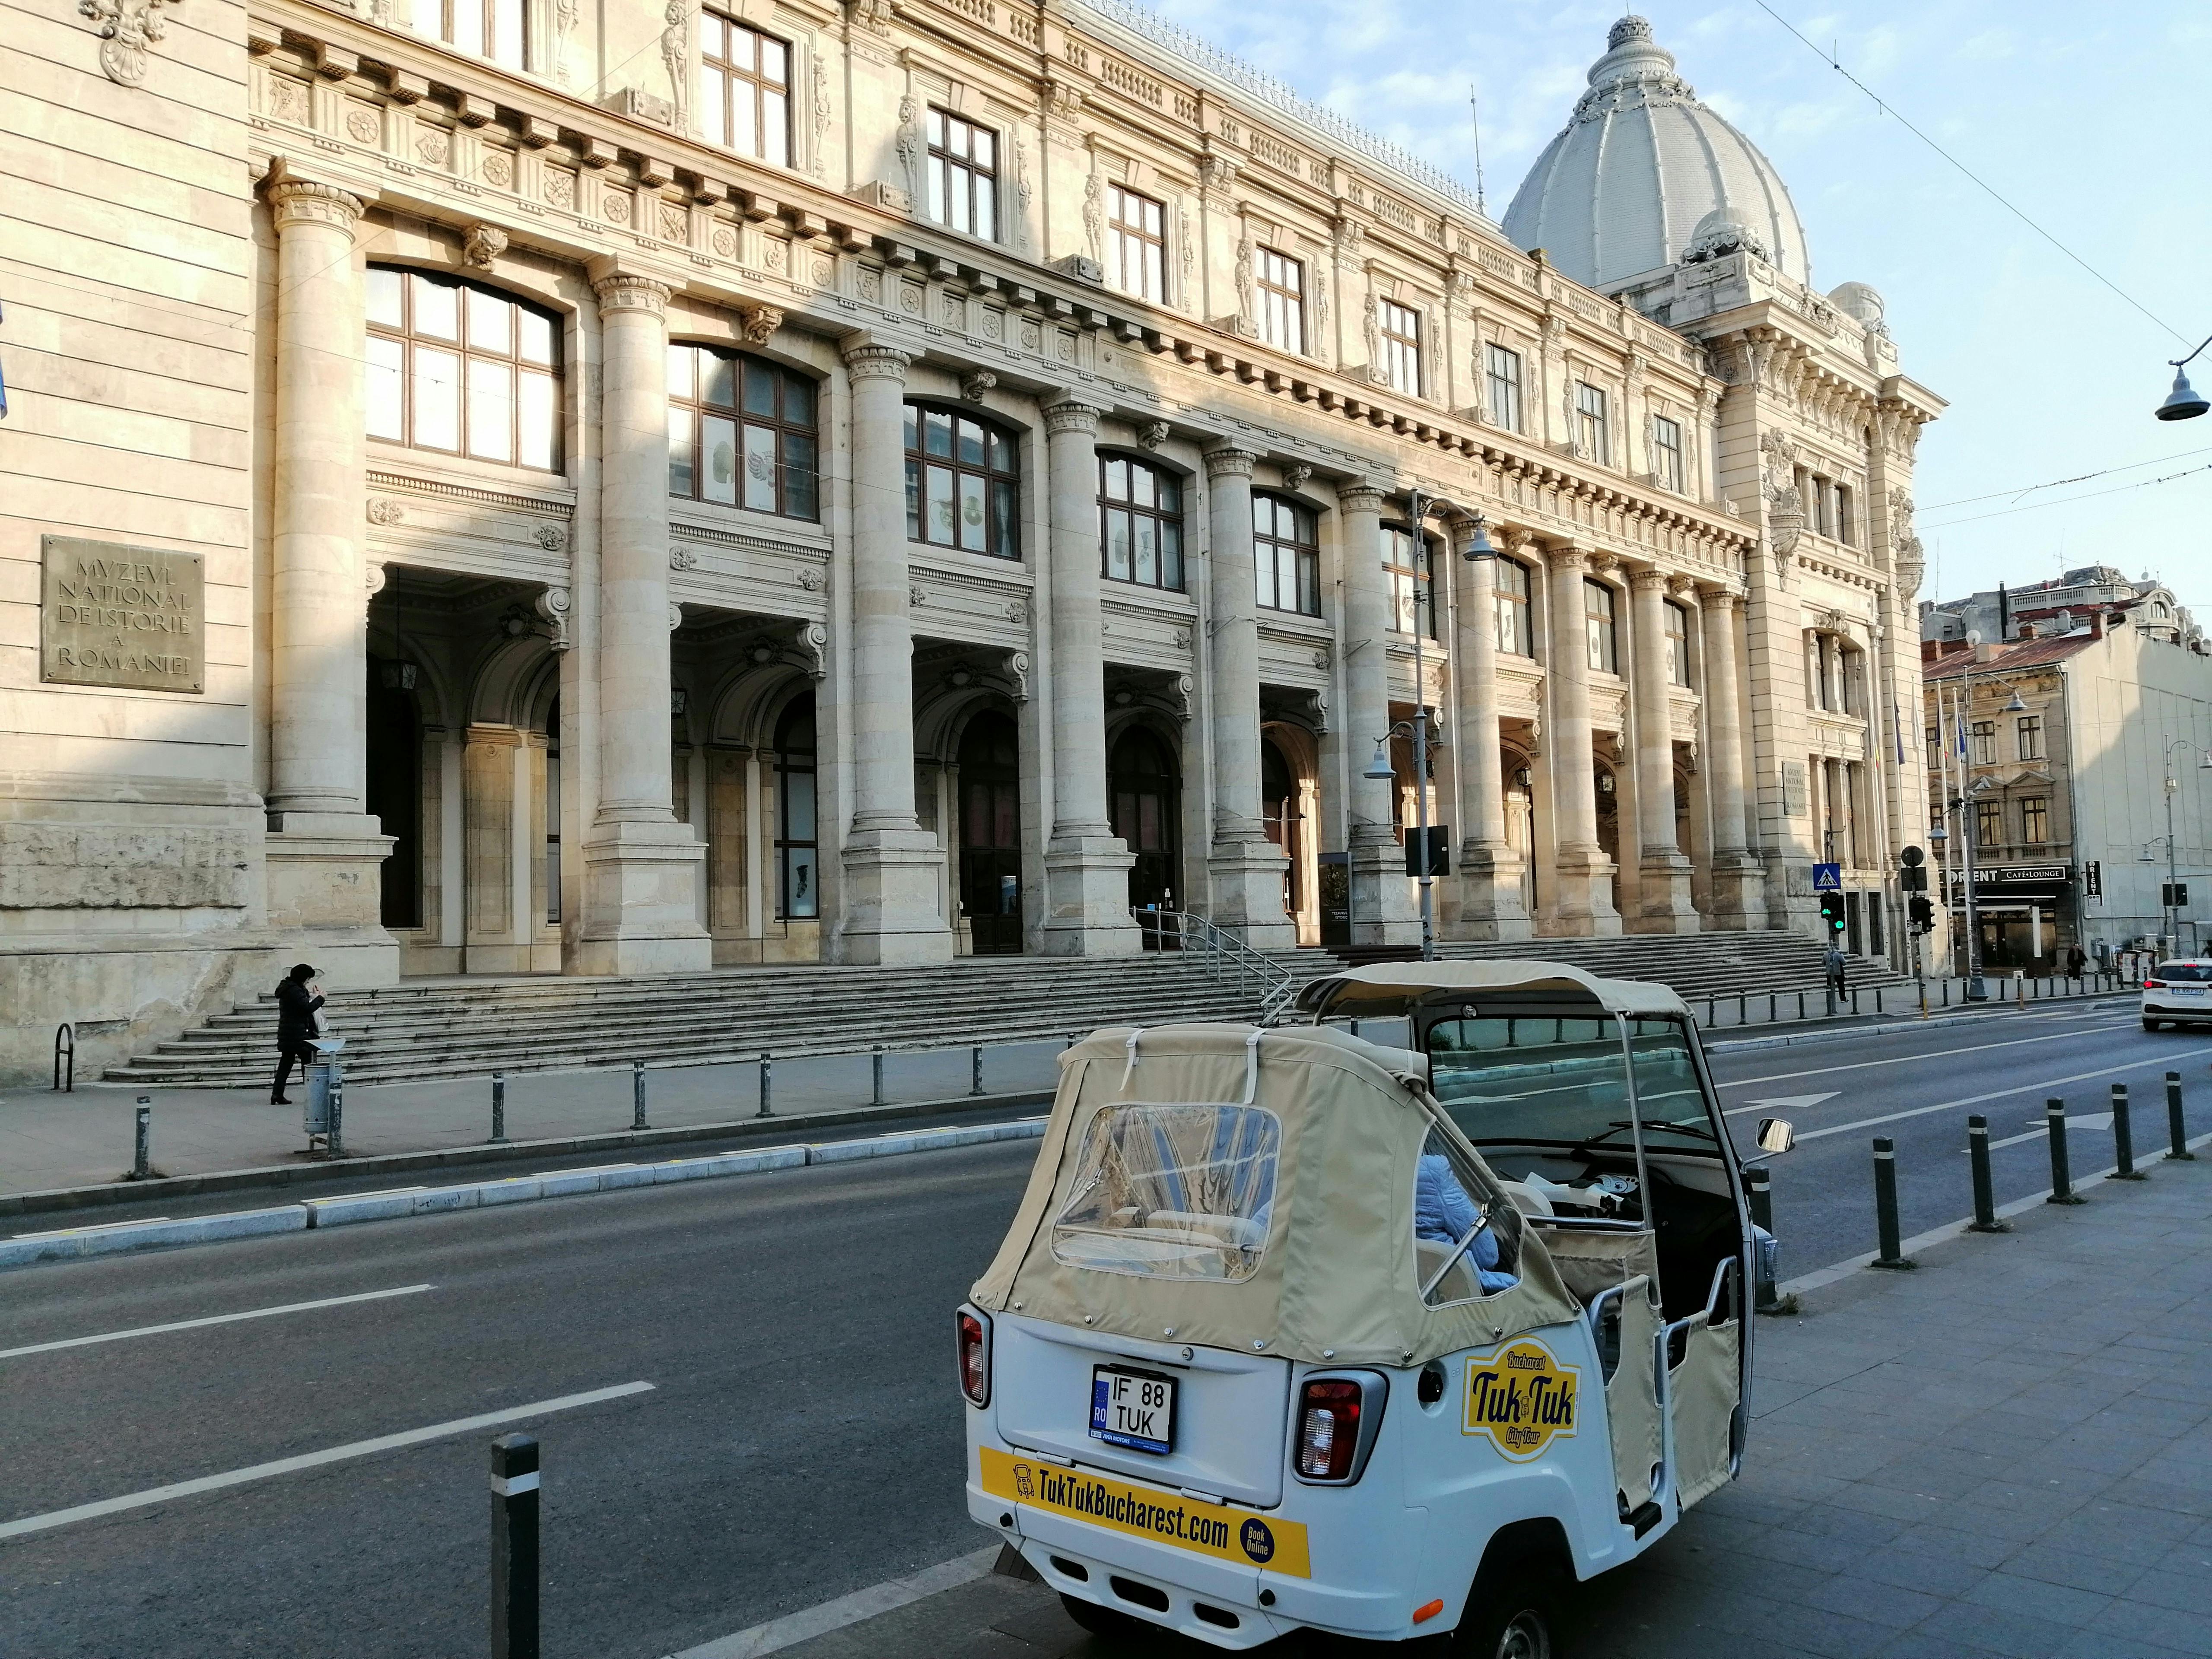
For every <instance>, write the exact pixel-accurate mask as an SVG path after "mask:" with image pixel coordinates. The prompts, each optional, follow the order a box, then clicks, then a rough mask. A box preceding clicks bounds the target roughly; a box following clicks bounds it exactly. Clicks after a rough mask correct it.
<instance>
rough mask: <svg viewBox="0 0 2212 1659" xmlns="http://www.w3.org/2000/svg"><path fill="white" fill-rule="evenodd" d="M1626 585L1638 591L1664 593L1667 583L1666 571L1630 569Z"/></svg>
mask: <svg viewBox="0 0 2212 1659" xmlns="http://www.w3.org/2000/svg"><path fill="white" fill-rule="evenodd" d="M1628 585H1629V586H1631V587H1632V588H1633V589H1635V590H1636V592H1638V593H1664V592H1666V591H1667V585H1668V584H1667V573H1666V572H1665V571H1663V570H1632V571H1630V572H1629V573H1628Z"/></svg>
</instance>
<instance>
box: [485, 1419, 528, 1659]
mask: <svg viewBox="0 0 2212 1659" xmlns="http://www.w3.org/2000/svg"><path fill="white" fill-rule="evenodd" d="M491 1652H492V1659H538V1442H537V1441H536V1440H535V1439H533V1438H532V1437H531V1436H529V1435H526V1434H503V1435H501V1436H500V1437H499V1438H498V1439H496V1440H495V1441H493V1442H492V1443H491Z"/></svg>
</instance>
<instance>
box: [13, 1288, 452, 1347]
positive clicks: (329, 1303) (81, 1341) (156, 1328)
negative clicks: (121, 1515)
mask: <svg viewBox="0 0 2212 1659" xmlns="http://www.w3.org/2000/svg"><path fill="white" fill-rule="evenodd" d="M435 1288H436V1287H435V1285H399V1286H398V1287H397V1288H396V1289H393V1290H389V1291H362V1292H361V1293H360V1294H359V1295H357V1296H326V1297H323V1298H322V1299H321V1300H320V1301H319V1302H287V1303H286V1304H283V1306H282V1307H279V1308H251V1309H248V1310H246V1312H244V1313H231V1314H210V1315H209V1316H207V1317H206V1318H204V1319H179V1320H177V1321H175V1322H173V1323H171V1324H167V1325H140V1326H137V1327H136V1328H133V1329H131V1330H127V1331H103V1332H101V1333H100V1334H99V1335H98V1336H71V1337H66V1338H64V1339H63V1340H61V1341H59V1342H33V1344H32V1345H31V1346H29V1347H27V1348H0V1359H21V1358H23V1357H24V1356H25V1355H26V1354H34V1353H52V1352H54V1351H55V1350H56V1349H57V1348H88V1347H90V1346H93V1344H94V1343H95V1342H121V1341H124V1340H127V1339H129V1338H131V1337H134V1336H161V1335H164V1334H167V1333H168V1332H170V1331H197V1330H199V1329H201V1328H204V1327H205V1326H209V1325H234V1324H236V1323H237V1322H239V1321H240V1320H241V1319H274V1318H275V1317H276V1316H277V1315H278V1314H292V1313H308V1312H311V1311H313V1310H314V1309H317V1308H343V1307H344V1306H345V1305H346V1304H348V1303H351V1302H377V1301H381V1300H382V1299H383V1298H384V1297H392V1296H419V1295H421V1294H422V1292H423V1291H428V1290H434V1289H435Z"/></svg>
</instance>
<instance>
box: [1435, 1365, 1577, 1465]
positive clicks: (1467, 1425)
mask: <svg viewBox="0 0 2212 1659" xmlns="http://www.w3.org/2000/svg"><path fill="white" fill-rule="evenodd" d="M1581 1383H1582V1373H1581V1372H1580V1371H1579V1370H1577V1369H1576V1368H1575V1367H1574V1366H1572V1365H1562V1364H1560V1363H1559V1358H1558V1356H1557V1355H1555V1354H1553V1352H1552V1351H1551V1350H1550V1349H1549V1348H1547V1347H1546V1346H1544V1345H1543V1344H1542V1343H1541V1342H1540V1341H1538V1340H1536V1339H1535V1338H1534V1337H1533V1336H1524V1337H1522V1339H1521V1340H1518V1341H1517V1342H1509V1343H1507V1344H1506V1345H1505V1346H1504V1347H1502V1348H1500V1349H1499V1350H1498V1352H1496V1353H1494V1354H1492V1355H1491V1356H1490V1358H1487V1359H1481V1358H1472V1357H1470V1358H1468V1362H1467V1416H1466V1419H1465V1420H1464V1421H1463V1422H1462V1424H1461V1425H1460V1432H1461V1433H1462V1434H1486V1435H1488V1436H1489V1437H1490V1439H1491V1443H1492V1444H1493V1445H1495V1446H1496V1447H1497V1448H1498V1450H1499V1452H1501V1453H1502V1454H1504V1455H1505V1456H1507V1457H1510V1458H1511V1459H1512V1460H1513V1461H1514V1462H1516V1463H1525V1462H1528V1460H1529V1459H1530V1458H1532V1457H1539V1456H1541V1455H1543V1451H1544V1449H1545V1448H1546V1447H1547V1446H1548V1445H1550V1444H1551V1443H1552V1442H1553V1440H1556V1439H1565V1438H1569V1437H1572V1436H1573V1434H1574V1431H1575V1417H1576V1413H1577V1411H1578V1410H1579V1409H1580V1407H1581V1404H1582V1401H1581V1398H1580V1385H1581Z"/></svg>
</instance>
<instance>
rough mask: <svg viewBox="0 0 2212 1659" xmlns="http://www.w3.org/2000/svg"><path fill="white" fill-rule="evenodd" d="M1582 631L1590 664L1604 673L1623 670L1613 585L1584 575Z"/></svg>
mask: <svg viewBox="0 0 2212 1659" xmlns="http://www.w3.org/2000/svg"><path fill="white" fill-rule="evenodd" d="M1583 637H1584V639H1585V640H1586V641H1587V642H1588V644H1589V665H1590V666H1591V667H1592V668H1594V669H1595V670H1596V671H1598V672H1599V673H1601V674H1618V673H1619V672H1620V636H1619V634H1618V632H1617V630H1616V629H1614V627H1613V589H1611V588H1610V587H1608V586H1606V585H1605V584H1604V583H1603V582H1598V581H1592V580H1590V579H1589V577H1587V576H1585V577H1584V578H1583Z"/></svg>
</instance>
